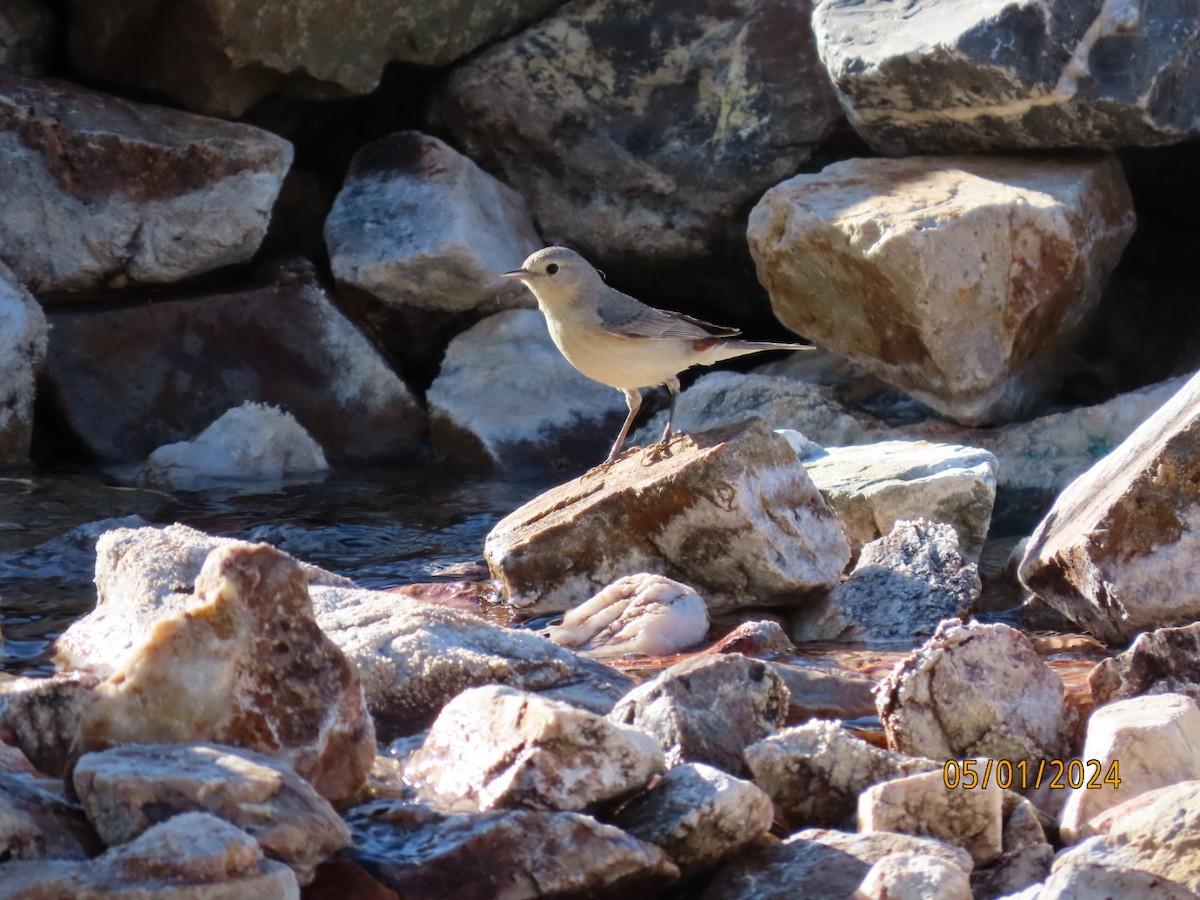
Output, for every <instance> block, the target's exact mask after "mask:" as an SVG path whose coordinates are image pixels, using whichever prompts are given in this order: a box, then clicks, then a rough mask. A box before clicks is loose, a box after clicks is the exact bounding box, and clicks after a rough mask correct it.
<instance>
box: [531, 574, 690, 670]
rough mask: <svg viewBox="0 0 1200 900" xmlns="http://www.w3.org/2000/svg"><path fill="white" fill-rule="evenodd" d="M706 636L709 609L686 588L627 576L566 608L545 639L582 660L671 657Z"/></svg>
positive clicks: (662, 580) (644, 576)
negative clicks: (579, 602)
mask: <svg viewBox="0 0 1200 900" xmlns="http://www.w3.org/2000/svg"><path fill="white" fill-rule="evenodd" d="M707 635H708V607H707V606H705V605H704V598H703V597H701V596H700V595H699V594H697V593H696V592H695V591H694V590H692V589H691V588H690V587H688V586H687V585H686V584H680V583H679V582H678V581H672V580H671V579H670V578H664V577H663V576H662V575H649V574H647V573H645V572H643V573H641V574H640V575H626V576H625V577H624V578H618V579H617V580H616V581H614V582H613V583H612V584H610V585H609V586H608V587H606V588H605V589H604V590H602V591H601V592H600V593H598V594H597V595H596V596H595V597H593V598H592V599H591V600H588V601H587V602H586V603H582V604H580V605H579V606H576V607H574V608H572V609H569V610H567V613H566V615H565V616H563V621H562V624H561V625H555V626H551V627H550V628H547V629H546V637H548V638H549V639H550V640H552V641H554V643H556V644H559V645H561V646H563V647H569V648H571V649H573V650H575V651H576V652H577V653H581V654H583V655H584V656H590V657H592V658H594V659H604V658H605V657H610V656H624V655H626V654H636V655H645V656H670V655H671V654H673V653H678V652H679V651H680V650H683V649H685V648H687V647H692V646H694V645H696V644H698V643H700V642H701V641H703V640H704V638H705V637H706V636H707Z"/></svg>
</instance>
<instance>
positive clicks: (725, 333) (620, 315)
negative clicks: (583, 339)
mask: <svg viewBox="0 0 1200 900" xmlns="http://www.w3.org/2000/svg"><path fill="white" fill-rule="evenodd" d="M597 314H598V315H599V316H600V324H601V325H602V326H603V327H604V329H605V330H606V331H609V332H612V333H613V334H619V335H621V336H623V337H634V338H652V339H653V338H658V339H676V340H702V339H704V338H710V337H732V336H733V335H736V334H741V331H740V330H739V329H737V328H724V327H722V326H720V325H713V324H711V323H709V322H705V321H703V320H701V319H695V318H693V317H691V316H685V315H684V314H683V313H677V312H667V311H666V310H661V309H655V308H654V307H652V306H647V305H646V304H645V303H642V302H640V301H638V300H635V299H633V298H632V297H630V296H629V295H628V294H622V293H621V292H620V291H617V290H613V291H610V292H608V294H607V295H606V296H605V298H604V302H603V303H601V304H600V305H599V306H598V307H597Z"/></svg>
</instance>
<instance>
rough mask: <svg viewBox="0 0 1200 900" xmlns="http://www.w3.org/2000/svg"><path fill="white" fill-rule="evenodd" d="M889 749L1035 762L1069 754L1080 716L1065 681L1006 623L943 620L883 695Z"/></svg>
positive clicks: (880, 703)
mask: <svg viewBox="0 0 1200 900" xmlns="http://www.w3.org/2000/svg"><path fill="white" fill-rule="evenodd" d="M876 702H877V706H878V709H879V716H880V719H881V720H882V722H883V727H884V731H885V732H886V734H887V740H888V746H889V747H891V748H893V749H896V750H899V751H901V752H903V753H911V754H914V755H920V756H928V757H930V758H932V759H964V758H967V757H976V756H979V757H989V758H992V759H997V760H1000V759H1004V760H1008V761H1009V762H1011V763H1013V764H1016V763H1017V762H1019V761H1021V760H1025V761H1026V762H1027V763H1031V764H1032V765H1034V766H1036V765H1037V763H1038V761H1040V760H1042V759H1065V758H1066V757H1068V756H1069V755H1070V754H1069V752H1068V750H1069V748H1070V746H1071V740H1072V734H1073V732H1074V725H1075V718H1074V714H1073V712H1072V711H1071V709H1070V708H1069V707H1067V705H1066V701H1065V699H1064V696H1063V684H1062V679H1061V678H1059V676H1058V675H1057V674H1056V673H1055V672H1054V671H1053V670H1051V669H1050V668H1049V667H1048V666H1047V665H1046V664H1045V663H1043V662H1042V660H1041V658H1040V657H1039V656H1038V654H1037V651H1036V650H1035V649H1034V647H1033V644H1032V643H1031V642H1030V640H1029V638H1027V637H1026V636H1025V635H1023V634H1022V633H1021V632H1019V631H1017V630H1016V629H1014V628H1010V627H1009V626H1007V625H1002V624H995V625H980V624H977V623H972V624H969V625H963V624H961V623H959V622H955V621H950V622H945V623H943V624H942V625H941V626H940V627H939V628H938V630H937V631H936V632H935V633H934V635H933V637H931V638H930V639H929V640H928V641H926V642H925V644H924V645H923V646H922V647H920V648H918V649H917V650H915V651H914V652H913V653H911V654H910V655H909V656H908V657H907V658H905V659H904V660H902V661H901V662H900V663H899V664H898V665H897V666H896V668H895V669H893V670H892V672H891V673H890V674H889V675H888V676H887V678H885V679H884V680H883V682H882V683H881V684H880V686H879V690H878V693H877V694H876Z"/></svg>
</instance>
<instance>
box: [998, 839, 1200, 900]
mask: <svg viewBox="0 0 1200 900" xmlns="http://www.w3.org/2000/svg"><path fill="white" fill-rule="evenodd" d="M1096 841H1097V843H1096V844H1095V845H1094V846H1093V845H1092V842H1091V841H1089V842H1088V844H1089V846H1088V847H1086V848H1080V851H1082V852H1080V851H1076V850H1071V851H1068V852H1067V853H1064V854H1063V855H1062V857H1061V861H1062V864H1061V865H1059V864H1058V863H1056V864H1055V869H1054V872H1053V874H1052V875H1051V876H1050V877H1049V878H1047V879H1046V881H1045V883H1044V884H1042V885H1039V886H1038V887H1036V888H1031V889H1030V893H1029V894H1028V896H1027V895H1026V894H1025V893H1024V892H1023V893H1021V894H1016V895H1014V896H1013V897H1012V898H1011V900H1092V898H1094V897H1105V898H1107V897H1112V898H1114V900H1115V898H1117V897H1121V898H1123V900H1124V898H1128V900H1197V898H1198V897H1200V894H1196V893H1194V892H1192V891H1189V890H1188V889H1187V888H1185V887H1184V886H1183V885H1181V884H1178V883H1176V882H1174V881H1168V880H1167V879H1165V878H1163V877H1162V876H1160V875H1156V874H1154V873H1152V872H1147V871H1146V870H1144V869H1138V868H1131V867H1128V866H1124V865H1119V864H1117V863H1116V861H1115V860H1106V859H1104V858H1103V854H1104V853H1105V851H1106V850H1107V848H1106V847H1105V846H1104V845H1103V842H1102V841H1100V840H1099V839H1098V838H1097V839H1096ZM1085 854H1086V855H1085Z"/></svg>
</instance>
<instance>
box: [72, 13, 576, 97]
mask: <svg viewBox="0 0 1200 900" xmlns="http://www.w3.org/2000/svg"><path fill="white" fill-rule="evenodd" d="M561 2H562V0H504V2H485V3H480V2H477V0H458V2H455V3H453V4H432V5H430V4H426V3H421V2H418V0H355V2H353V3H349V4H347V3H339V2H330V0H304V2H301V3H294V4H288V5H286V6H257V5H252V6H246V5H245V4H242V3H239V2H237V0H216V2H213V0H143V2H139V3H126V2H123V0H96V2H93V0H80V2H75V3H72V4H71V6H72V13H73V15H72V18H71V32H70V49H71V58H72V60H73V61H74V62H75V64H76V65H77V66H79V68H80V69H81V70H83V71H84V72H86V73H87V74H88V75H90V76H92V77H93V78H99V79H101V80H104V81H113V82H117V83H118V84H123V85H127V86H129V87H136V88H143V89H149V90H156V91H165V92H166V93H168V94H170V95H171V96H173V97H175V99H177V100H179V101H181V102H182V103H184V104H186V105H188V106H190V107H192V108H193V109H199V110H203V111H205V112H208V113H212V114H213V115H220V116H230V117H235V116H239V115H241V114H242V113H243V112H244V111H245V110H246V109H248V108H249V107H250V106H252V105H253V104H254V103H256V102H257V101H258V100H259V99H261V98H262V97H265V96H267V95H269V94H273V93H283V94H290V95H294V96H299V97H306V98H314V99H323V98H327V97H338V96H344V95H346V94H366V93H369V92H370V91H372V90H373V89H374V88H375V86H376V85H377V84H378V83H379V78H380V75H381V74H382V72H383V67H384V65H385V64H386V63H388V62H389V61H392V60H400V61H404V62H411V63H417V64H418V65H424V66H441V65H445V64H446V63H449V62H453V61H454V60H456V59H458V58H459V57H462V56H465V55H466V54H467V53H469V52H470V51H472V50H474V49H475V48H476V47H479V46H480V45H482V44H485V43H488V42H490V41H493V40H495V39H496V38H497V37H499V36H501V35H503V34H507V33H510V32H512V31H515V30H517V29H518V28H520V27H521V26H523V25H525V24H526V23H528V22H532V21H533V20H535V19H537V18H538V17H539V16H541V15H544V14H545V13H546V12H548V11H549V10H551V9H553V8H554V7H555V6H556V5H558V4H559V3H561Z"/></svg>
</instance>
